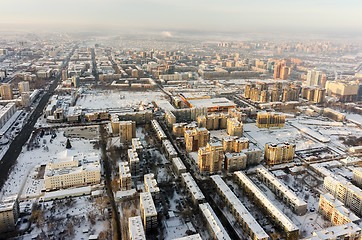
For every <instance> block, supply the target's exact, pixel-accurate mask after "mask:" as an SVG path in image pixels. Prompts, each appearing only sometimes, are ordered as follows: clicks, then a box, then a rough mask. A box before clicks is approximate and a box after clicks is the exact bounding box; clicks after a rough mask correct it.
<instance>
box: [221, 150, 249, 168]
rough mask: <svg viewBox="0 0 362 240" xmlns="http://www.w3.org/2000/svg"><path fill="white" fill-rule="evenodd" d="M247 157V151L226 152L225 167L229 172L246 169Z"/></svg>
mask: <svg viewBox="0 0 362 240" xmlns="http://www.w3.org/2000/svg"><path fill="white" fill-rule="evenodd" d="M247 158H248V157H247V156H246V154H245V153H227V154H225V163H224V167H225V169H226V170H227V171H228V172H233V171H238V170H241V169H245V168H246V166H247V165H246V163H247Z"/></svg>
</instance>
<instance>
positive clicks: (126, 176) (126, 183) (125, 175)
mask: <svg viewBox="0 0 362 240" xmlns="http://www.w3.org/2000/svg"><path fill="white" fill-rule="evenodd" d="M119 180H120V186H121V191H127V190H130V189H131V187H132V185H131V184H132V182H131V173H130V169H129V166H128V163H127V162H120V163H119Z"/></svg>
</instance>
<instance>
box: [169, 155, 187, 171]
mask: <svg viewBox="0 0 362 240" xmlns="http://www.w3.org/2000/svg"><path fill="white" fill-rule="evenodd" d="M172 162H173V164H175V166H176V168H177V170H178V171H180V170H186V167H185V164H184V163H183V162H182V161H181V159H180V158H179V157H175V158H172Z"/></svg>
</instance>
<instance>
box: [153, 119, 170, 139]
mask: <svg viewBox="0 0 362 240" xmlns="http://www.w3.org/2000/svg"><path fill="white" fill-rule="evenodd" d="M151 124H152V127H153V130H154V131H155V132H156V134H157V137H158V139H159V140H160V141H162V140H164V139H167V136H166V134H165V132H164V131H163V129H162V127H161V126H160V124H159V123H158V122H157V120H152V121H151Z"/></svg>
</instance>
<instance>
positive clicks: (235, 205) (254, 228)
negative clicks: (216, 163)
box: [211, 175, 269, 240]
mask: <svg viewBox="0 0 362 240" xmlns="http://www.w3.org/2000/svg"><path fill="white" fill-rule="evenodd" d="M211 179H212V180H213V182H214V184H215V186H216V190H217V192H218V193H219V195H220V197H221V199H222V200H223V202H225V203H226V205H227V206H228V207H229V208H230V210H231V213H232V214H233V215H234V217H235V219H236V221H237V223H238V224H240V226H242V228H243V231H244V233H245V234H246V235H248V236H250V238H251V239H253V240H268V239H269V236H268V234H267V233H266V232H265V231H264V229H263V228H262V227H261V226H260V225H259V223H258V222H257V221H256V220H255V218H254V217H253V216H252V215H251V214H250V212H249V211H248V210H247V208H246V207H245V206H244V205H243V204H242V203H241V202H240V200H239V198H238V197H236V196H235V194H234V193H233V192H232V191H231V189H230V188H229V187H228V186H227V185H226V183H225V182H224V180H222V178H221V177H220V176H219V175H213V176H211Z"/></svg>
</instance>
